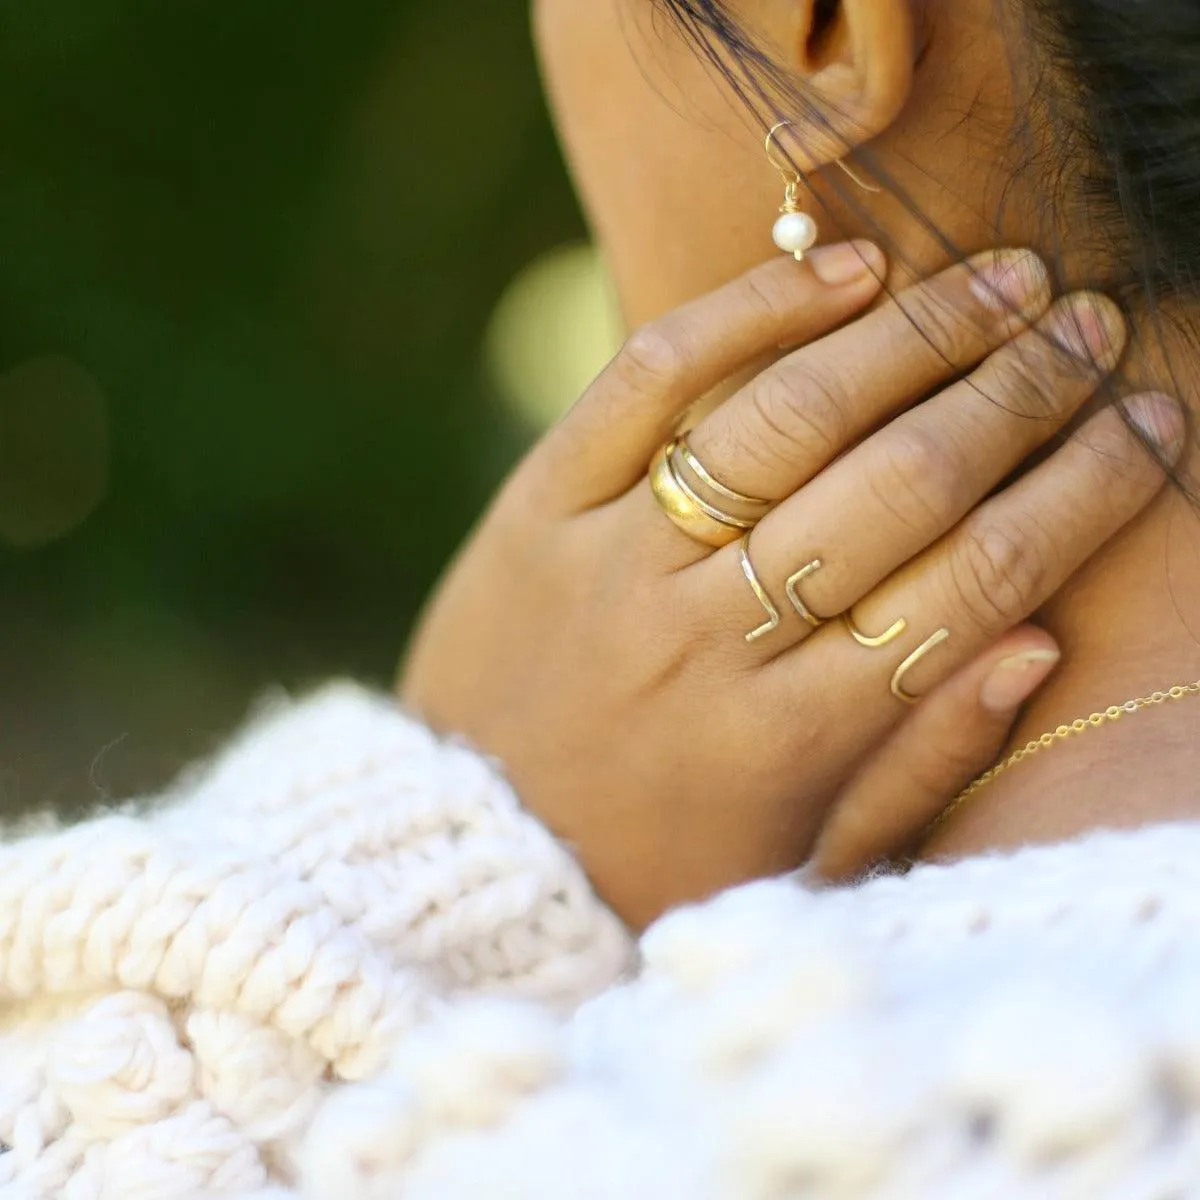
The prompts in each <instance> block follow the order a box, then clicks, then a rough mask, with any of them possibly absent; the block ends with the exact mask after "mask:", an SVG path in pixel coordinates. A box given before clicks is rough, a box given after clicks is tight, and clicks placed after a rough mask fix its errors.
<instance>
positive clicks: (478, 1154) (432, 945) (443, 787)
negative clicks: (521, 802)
mask: <svg viewBox="0 0 1200 1200" xmlns="http://www.w3.org/2000/svg"><path fill="white" fill-rule="evenodd" d="M1198 862H1200V826H1196V827H1193V826H1174V827H1159V828H1152V829H1147V830H1144V831H1141V832H1138V833H1132V834H1122V835H1115V834H1108V835H1097V836H1094V837H1091V838H1089V839H1086V840H1081V841H1079V842H1076V843H1074V844H1072V845H1068V846H1062V847H1056V848H1051V849H1040V850H1031V851H1027V852H1024V853H1022V854H1020V855H1017V856H1015V857H1011V858H1006V859H1002V858H988V859H976V860H972V861H969V862H965V863H961V864H957V865H954V866H950V867H941V868H934V867H926V868H922V869H920V870H917V871H915V872H913V873H912V874H911V875H909V876H908V877H906V878H903V879H901V878H880V879H876V880H874V881H872V882H869V883H867V884H865V885H863V886H861V887H859V888H856V889H847V890H840V891H831V892H819V893H814V892H809V891H806V890H804V889H803V888H802V887H800V886H798V885H797V884H794V883H791V882H788V881H785V880H779V881H773V882H766V883H761V884H756V885H752V886H749V887H745V888H740V889H736V890H734V891H731V892H728V893H726V894H725V895H723V896H720V897H718V898H716V899H715V900H713V901H711V902H710V903H708V904H706V905H700V906H696V907H694V908H689V909H684V910H680V911H677V912H675V913H672V914H670V915H669V916H667V917H666V918H664V919H663V920H662V921H661V922H659V923H658V925H656V926H655V927H654V928H653V929H652V930H651V931H650V932H649V933H648V934H647V935H646V936H645V938H644V939H643V941H642V945H641V952H640V954H639V955H635V953H634V951H633V947H632V946H631V943H630V942H629V940H628V939H627V938H626V936H625V934H624V931H623V930H622V929H621V927H620V925H619V924H618V923H617V922H616V920H615V919H614V918H613V917H612V916H611V915H610V914H609V913H608V912H607V911H606V910H605V909H604V908H603V907H602V906H601V905H600V904H598V903H597V902H596V900H595V899H594V898H593V897H592V895H591V894H590V892H589V890H588V887H587V884H586V881H585V880H584V878H583V877H582V875H581V873H580V871H579V869H578V868H577V866H576V865H575V863H574V862H573V860H572V859H571V857H570V856H569V854H567V853H566V852H565V851H564V849H563V848H561V847H560V846H559V845H557V844H556V843H555V841H554V840H553V839H552V838H551V837H550V836H549V835H548V834H547V833H546V832H545V831H544V830H543V829H542V828H541V827H540V826H538V825H537V824H536V823H535V822H534V821H533V820H532V819H530V818H529V817H528V816H527V815H525V814H524V813H522V811H521V810H520V808H519V807H518V805H517V803H516V801H515V799H514V797H513V796H512V794H511V792H510V791H509V789H508V788H507V787H506V785H505V784H504V783H503V781H502V780H501V778H500V777H499V775H498V774H497V773H496V771H495V770H494V769H493V768H492V767H491V766H490V765H489V764H487V763H486V762H484V761H483V760H481V759H479V758H477V757H475V756H474V755H472V754H471V753H470V752H468V751H467V750H465V749H463V748H461V747H458V746H454V745H447V744H445V743H443V742H439V741H438V740H437V739H435V738H434V737H433V736H432V735H431V734H430V733H429V732H428V731H426V730H424V729H423V728H422V727H421V726H419V725H417V724H416V723H414V722H411V721H409V720H407V719H405V718H404V717H403V716H402V715H401V714H400V713H398V712H397V711H396V710H395V709H394V708H393V706H392V705H391V704H390V702H388V701H386V700H382V699H377V698H374V697H371V696H368V695H366V694H365V693H363V692H360V691H357V690H355V689H353V688H350V687H338V688H334V689H331V690H329V691H326V692H324V693H322V694H320V695H318V696H316V697H314V698H313V699H311V700H309V701H308V702H306V703H304V704H301V705H299V706H295V707H290V706H282V707H281V708H280V709H279V710H278V711H275V712H273V713H271V714H268V715H266V716H264V717H263V718H262V719H260V720H259V721H258V722H256V723H255V724H254V725H253V726H252V727H251V729H250V731H249V732H248V734H247V735H246V736H245V737H243V738H242V739H241V740H240V741H239V742H238V743H237V744H235V745H234V746H233V747H232V748H231V749H230V750H229V751H228V752H227V753H226V754H225V755H224V757H223V758H222V759H221V760H220V761H218V762H217V763H216V764H215V765H214V766H213V767H211V768H210V769H208V770H205V771H202V772H198V773H196V774H194V775H193V776H192V777H191V778H189V779H187V780H186V781H184V782H183V783H182V784H181V785H180V787H179V788H178V789H177V790H176V794H174V795H173V796H172V797H168V798H167V799H166V800H164V801H163V802H161V803H160V804H157V805H155V806H153V807H152V808H149V809H143V810H141V811H132V810H131V811H128V812H124V813H110V814H107V815H103V816H101V817H98V818H97V819H94V820H92V821H90V822H87V823H85V824H82V825H80V826H77V827H75V828H72V829H69V830H62V831H49V832H41V833H37V834H29V835H26V836H24V837H21V838H15V837H10V838H9V839H8V840H7V842H6V843H5V844H4V845H3V847H0V1140H2V1141H3V1143H4V1144H5V1147H7V1149H6V1152H4V1153H3V1154H0V1198H2V1200H41V1198H43V1197H45V1198H49V1197H54V1198H56V1200H57V1198H60V1197H61V1198H64V1200H125V1198H128V1200H133V1198H135V1197H136V1198H137V1200H191V1198H193V1197H209V1196H214V1197H215V1196H230V1197H254V1198H255V1200H286V1198H291V1197H307V1198H309V1200H482V1198H483V1197H487V1198H488V1200H834V1198H842V1197H864V1198H866V1197H870V1198H872V1200H883V1198H889V1200H901V1198H906V1197H914V1198H915V1197H936V1198H937V1200H967V1198H970V1200H976V1198H991V1197H995V1198H997V1200H1000V1198H1001V1197H1004V1198H1009V1197H1022V1198H1026V1200H1034V1198H1036V1200H1058V1198H1062V1200H1068V1198H1070V1200H1074V1198H1076V1197H1078V1198H1079V1200H1084V1198H1087V1200H1110V1198H1111V1200H1181V1198H1185V1197H1193V1196H1195V1197H1200V937H1197V933H1198V931H1200V869H1197V866H1196V864H1197V863H1198Z"/></svg>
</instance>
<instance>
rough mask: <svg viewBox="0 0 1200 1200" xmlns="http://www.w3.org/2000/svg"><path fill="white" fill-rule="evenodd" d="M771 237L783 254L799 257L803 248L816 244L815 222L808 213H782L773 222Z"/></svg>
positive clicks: (803, 250)
mask: <svg viewBox="0 0 1200 1200" xmlns="http://www.w3.org/2000/svg"><path fill="white" fill-rule="evenodd" d="M772 237H774V239H775V245H777V246H778V247H779V248H780V250H782V251H784V253H785V254H794V255H795V256H796V257H797V258H800V257H802V256H803V254H804V252H805V250H808V249H809V248H810V247H812V246H813V245H815V244H816V241H817V223H816V221H814V220H813V219H812V217H810V216H809V215H808V213H802V212H798V213H784V214H783V216H782V217H780V218H779V220H778V221H776V222H775V228H774V230H772Z"/></svg>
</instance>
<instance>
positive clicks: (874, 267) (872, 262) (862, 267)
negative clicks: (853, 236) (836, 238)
mask: <svg viewBox="0 0 1200 1200" xmlns="http://www.w3.org/2000/svg"><path fill="white" fill-rule="evenodd" d="M805 261H806V262H807V263H808V265H809V266H810V267H812V272H813V274H814V275H815V276H816V277H817V278H818V279H819V280H820V281H821V282H822V283H827V284H829V285H830V286H831V287H844V286H845V285H846V284H848V283H854V282H855V281H856V280H859V279H864V278H866V277H868V276H871V275H874V276H875V277H876V278H878V279H882V278H883V271H884V267H885V266H886V262H887V260H886V259H885V258H884V254H883V251H882V250H880V249H879V247H878V246H876V245H875V243H874V242H868V241H856V242H841V243H839V244H838V245H836V246H818V247H817V248H816V249H815V250H810V251H809V252H808V254H806V255H805Z"/></svg>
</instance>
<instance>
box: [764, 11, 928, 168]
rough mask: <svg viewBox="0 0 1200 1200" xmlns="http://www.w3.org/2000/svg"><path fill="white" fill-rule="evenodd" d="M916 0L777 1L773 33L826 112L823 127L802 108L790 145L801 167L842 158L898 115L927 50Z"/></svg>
mask: <svg viewBox="0 0 1200 1200" xmlns="http://www.w3.org/2000/svg"><path fill="white" fill-rule="evenodd" d="M916 2H917V0H770V3H769V4H768V5H767V6H766V7H768V8H769V9H772V10H773V15H774V19H773V20H772V24H774V25H775V30H774V35H775V36H774V38H773V39H772V40H775V41H776V42H777V44H781V45H782V47H783V50H784V53H785V55H786V57H787V62H786V64H785V65H786V66H787V67H789V68H790V69H791V70H792V71H793V72H795V73H796V74H797V75H799V76H800V77H801V78H802V79H804V80H805V82H806V83H807V84H808V86H809V88H811V89H812V91H813V93H814V97H815V99H816V102H817V104H818V106H819V109H820V112H821V114H822V115H823V117H824V119H825V120H824V122H820V124H824V128H816V126H817V125H818V124H819V122H817V121H814V120H812V118H811V115H810V114H798V119H797V122H796V124H797V129H796V131H795V136H794V140H793V139H789V146H788V148H789V150H791V151H792V153H793V156H794V157H796V160H797V163H798V165H799V166H801V167H802V168H805V169H808V168H810V167H819V166H823V165H825V163H826V162H828V161H830V160H831V159H833V158H840V157H842V156H843V155H844V154H845V153H847V151H848V150H850V149H853V148H854V147H855V146H858V145H861V144H862V143H864V142H867V141H870V140H871V138H874V137H876V136H877V135H878V134H880V133H882V132H883V130H884V129H886V128H887V127H888V126H889V125H890V124H892V122H893V121H895V120H896V118H897V117H898V116H899V114H900V111H901V109H903V107H904V105H905V104H906V103H907V101H908V97H909V93H910V91H911V89H912V81H913V71H914V68H915V64H916V60H917V56H918V54H919V50H920V47H919V46H918V45H917V33H916V29H917V22H916V19H915V14H914V12H913V6H914V4H915V3H916ZM780 35H782V36H780ZM831 134H832V136H831ZM804 160H811V161H807V162H806V161H804Z"/></svg>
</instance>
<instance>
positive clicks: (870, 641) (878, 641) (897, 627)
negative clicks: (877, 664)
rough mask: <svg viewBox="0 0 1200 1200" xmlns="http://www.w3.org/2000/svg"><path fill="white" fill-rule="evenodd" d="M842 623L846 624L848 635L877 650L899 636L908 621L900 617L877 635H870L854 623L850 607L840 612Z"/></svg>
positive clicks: (862, 644)
mask: <svg viewBox="0 0 1200 1200" xmlns="http://www.w3.org/2000/svg"><path fill="white" fill-rule="evenodd" d="M842 624H844V625H845V626H846V629H847V631H848V632H849V634H850V636H851V637H852V638H854V640H855V641H856V642H857V643H858V644H859V645H860V646H865V647H866V648H867V649H868V650H878V649H880V648H881V647H883V646H888V645H891V643H892V642H894V641H895V640H896V639H897V638H898V637H901V636H902V635H903V633H904V631H905V630H906V629H907V628H908V622H907V621H906V620H905V619H904V618H903V617H901V618H900V619H899V620H897V621H896V622H895V623H894V624H893V625H892V626H891V627H890V628H888V629H885V630H884V631H883V633H881V634H880V635H879V636H878V637H871V635H870V634H867V633H863V631H862V630H861V629H859V627H858V626H857V625H855V623H854V610H853V609H850V610H848V611H847V612H844V613H843V614H842Z"/></svg>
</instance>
